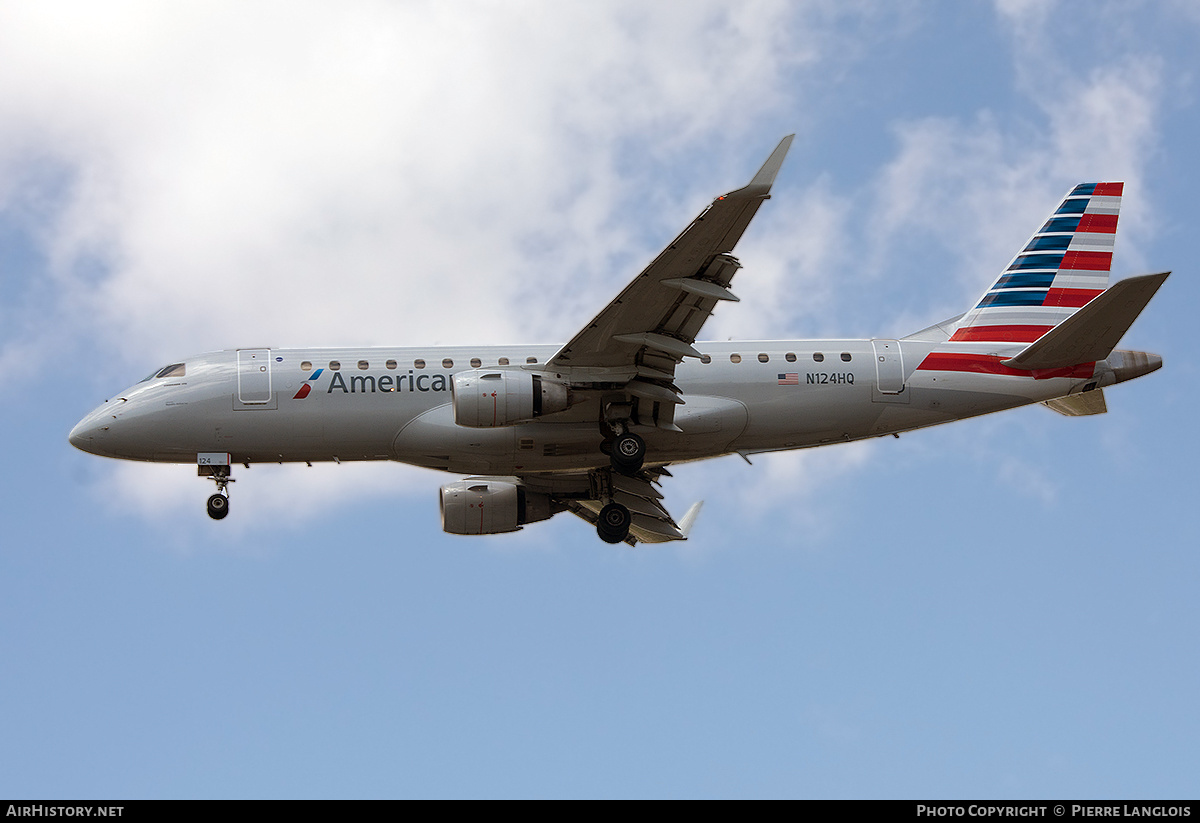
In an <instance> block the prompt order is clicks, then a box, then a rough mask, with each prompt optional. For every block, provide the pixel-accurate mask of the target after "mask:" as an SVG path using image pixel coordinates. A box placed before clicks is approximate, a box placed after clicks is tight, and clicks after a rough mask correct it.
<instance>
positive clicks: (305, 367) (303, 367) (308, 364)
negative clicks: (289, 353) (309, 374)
mask: <svg viewBox="0 0 1200 823" xmlns="http://www.w3.org/2000/svg"><path fill="white" fill-rule="evenodd" d="M300 371H312V361H311V360H305V361H304V362H303V363H301V364H300Z"/></svg>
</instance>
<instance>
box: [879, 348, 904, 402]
mask: <svg viewBox="0 0 1200 823" xmlns="http://www.w3.org/2000/svg"><path fill="white" fill-rule="evenodd" d="M871 345H872V346H873V347H874V349H875V380H876V385H877V386H878V387H879V393H880V394H899V393H900V392H902V391H904V355H903V354H902V353H901V352H900V341H899V340H872V341H871Z"/></svg>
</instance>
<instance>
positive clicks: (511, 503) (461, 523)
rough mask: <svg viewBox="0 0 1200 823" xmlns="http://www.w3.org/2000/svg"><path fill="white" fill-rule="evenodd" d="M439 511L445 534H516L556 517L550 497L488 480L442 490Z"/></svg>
mask: <svg viewBox="0 0 1200 823" xmlns="http://www.w3.org/2000/svg"><path fill="white" fill-rule="evenodd" d="M438 508H440V509H441V512H442V530H443V531H446V532H449V533H450V534H501V533H503V532H515V531H517V530H519V529H520V528H521V526H523V525H524V524H526V523H536V522H537V521H538V520H546V519H547V518H549V517H550V515H552V514H553V513H554V511H553V509H552V507H551V504H550V496H549V495H547V494H542V493H541V492H531V491H526V490H525V489H524V488H522V487H521V486H518V485H517V484H516V483H509V482H507V481H505V480H494V479H489V478H486V477H470V478H467V479H466V480H460V481H459V482H457V483H447V484H446V485H445V486H442V490H441V495H440V499H439V501H438Z"/></svg>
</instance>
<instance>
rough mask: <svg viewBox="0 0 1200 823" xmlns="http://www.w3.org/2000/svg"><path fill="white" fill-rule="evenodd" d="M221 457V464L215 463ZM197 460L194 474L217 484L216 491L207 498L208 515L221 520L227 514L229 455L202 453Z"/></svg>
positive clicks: (230, 481) (231, 479)
mask: <svg viewBox="0 0 1200 823" xmlns="http://www.w3.org/2000/svg"><path fill="white" fill-rule="evenodd" d="M222 458H224V464H223V465H222V464H220V463H215V461H217V460H221V459H222ZM199 460H200V465H199V466H198V467H197V469H196V474H198V475H200V476H201V477H207V478H208V479H209V480H211V481H213V482H214V483H216V484H217V493H216V494H214V495H213V496H212V497H210V498H208V516H209V517H211V518H212V519H213V520H223V519H225V516H226V515H228V514H229V484H230V483H232V482H233V478H232V477H230V476H229V455H205V454H202V455H200V457H199Z"/></svg>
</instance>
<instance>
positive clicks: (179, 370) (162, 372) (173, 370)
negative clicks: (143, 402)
mask: <svg viewBox="0 0 1200 823" xmlns="http://www.w3.org/2000/svg"><path fill="white" fill-rule="evenodd" d="M183 374H184V368H183V364H182V363H172V364H171V365H169V366H163V367H162V368H161V369H159V370H158V371H154V372H150V373H149V374H148V375H146V376H145V377H143V378H142V379H141V380H139V381H138V382H139V383H145V382H146V381H147V380H154V379H156V378H159V377H183Z"/></svg>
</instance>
